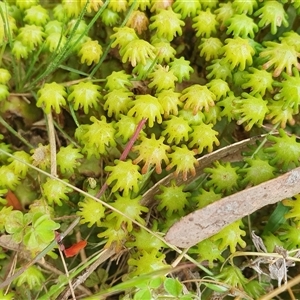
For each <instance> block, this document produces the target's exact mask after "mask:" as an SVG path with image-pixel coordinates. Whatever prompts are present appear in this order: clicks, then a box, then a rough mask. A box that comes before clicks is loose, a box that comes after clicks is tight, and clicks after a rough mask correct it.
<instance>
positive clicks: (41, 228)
mask: <svg viewBox="0 0 300 300" xmlns="http://www.w3.org/2000/svg"><path fill="white" fill-rule="evenodd" d="M59 227H60V225H59V224H58V223H55V222H54V221H52V220H50V219H49V216H47V215H43V216H41V217H39V218H38V219H36V220H35V222H34V223H33V228H34V231H35V234H36V235H37V236H38V237H39V239H40V240H41V241H42V242H44V243H50V242H52V241H53V239H54V237H55V234H54V230H56V229H58V228H59Z"/></svg>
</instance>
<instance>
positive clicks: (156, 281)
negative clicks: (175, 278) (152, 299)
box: [149, 277, 163, 289]
mask: <svg viewBox="0 0 300 300" xmlns="http://www.w3.org/2000/svg"><path fill="white" fill-rule="evenodd" d="M162 282H163V278H162V277H157V278H153V279H152V280H150V282H149V288H151V289H158V288H159V287H160V286H161V284H162Z"/></svg>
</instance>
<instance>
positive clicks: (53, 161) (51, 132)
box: [46, 112, 57, 177]
mask: <svg viewBox="0 0 300 300" xmlns="http://www.w3.org/2000/svg"><path fill="white" fill-rule="evenodd" d="M46 118H47V124H48V136H49V144H50V161H51V175H53V176H55V177H56V176H57V164H56V142H55V129H54V124H53V118H52V113H51V112H50V113H49V114H47V115H46Z"/></svg>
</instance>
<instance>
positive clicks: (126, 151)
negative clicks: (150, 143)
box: [95, 118, 147, 198]
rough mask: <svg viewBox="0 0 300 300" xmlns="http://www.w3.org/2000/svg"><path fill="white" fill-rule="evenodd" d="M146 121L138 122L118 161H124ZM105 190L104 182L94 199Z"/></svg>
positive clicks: (105, 184) (106, 186)
mask: <svg viewBox="0 0 300 300" xmlns="http://www.w3.org/2000/svg"><path fill="white" fill-rule="evenodd" d="M146 121H147V119H145V118H144V119H142V120H141V121H140V122H139V124H138V126H137V127H136V129H135V131H134V133H133V135H132V137H131V138H130V140H129V142H128V143H127V145H126V147H125V149H124V151H123V153H122V154H121V156H120V160H125V159H126V157H127V155H128V153H129V152H130V150H131V148H132V146H133V144H134V143H135V141H136V140H137V138H138V136H139V134H140V132H141V130H142V128H143V126H144V125H145V123H146ZM107 188H108V185H107V183H106V182H105V183H104V184H103V186H102V188H101V189H100V191H99V192H98V193H97V195H96V196H95V197H96V198H100V197H101V196H102V195H103V194H104V192H105V191H106V189H107Z"/></svg>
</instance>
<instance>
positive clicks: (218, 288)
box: [203, 283, 228, 293]
mask: <svg viewBox="0 0 300 300" xmlns="http://www.w3.org/2000/svg"><path fill="white" fill-rule="evenodd" d="M203 284H204V285H205V286H206V287H208V288H209V289H211V290H213V291H215V292H217V293H224V292H227V291H228V288H227V287H225V286H222V285H218V284H213V283H203Z"/></svg>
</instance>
